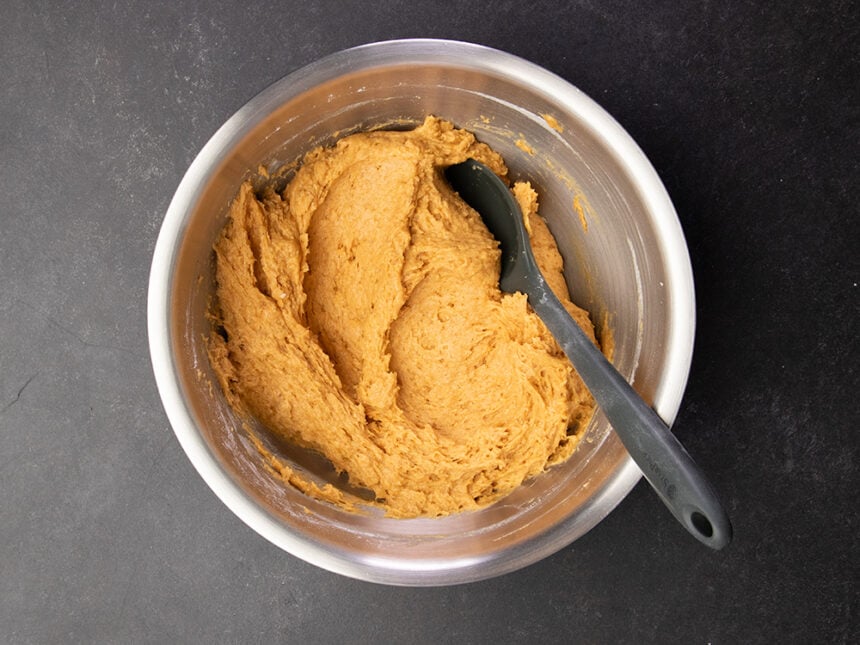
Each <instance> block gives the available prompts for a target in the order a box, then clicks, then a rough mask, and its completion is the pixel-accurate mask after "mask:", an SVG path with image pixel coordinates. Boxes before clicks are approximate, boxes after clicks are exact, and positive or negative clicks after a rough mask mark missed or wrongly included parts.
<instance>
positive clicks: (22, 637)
mask: <svg viewBox="0 0 860 645" xmlns="http://www.w3.org/2000/svg"><path fill="white" fill-rule="evenodd" d="M244 4H245V3H232V2H218V3H214V2H213V3H200V2H192V1H184V2H151V3H150V2H140V3H129V2H92V3H60V2H55V3H50V2H48V3H34V2H23V1H22V0H10V1H7V2H5V3H4V5H3V9H2V10H0V63H2V67H0V90H2V93H0V234H2V236H0V284H2V298H0V329H2V332H3V333H2V340H0V490H2V495H0V641H2V642H4V643H5V642H11V643H17V642H117V643H119V642H122V643H125V642H161V643H163V642H221V641H224V642H246V641H247V642H262V641H271V640H275V641H285V642H295V643H316V642H319V643H332V642H341V641H343V642H368V643H376V642H427V643H435V642H589V643H619V642H631V643H638V642H657V643H669V642H679V643H703V644H704V643H738V642H745V643H746V642H796V643H811V642H846V643H847V642H857V640H858V635H857V628H858V591H857V581H858V580H860V571H858V563H860V552H858V540H857V538H856V535H857V531H858V528H860V527H858V511H857V501H856V499H857V490H858V484H860V478H858V440H857V430H858V420H860V414H858V412H860V406H858V399H860V394H858V391H860V388H858V385H860V383H858V374H857V365H858V362H860V356H858V326H857V322H858V298H860V289H858V286H857V285H858V281H860V270H858V268H860V267H858V255H857V248H858V243H860V231H858V217H859V216H860V213H858V208H857V202H856V199H857V195H858V192H860V190H858V189H860V172H858V150H859V149H860V146H858V144H860V109H858V106H860V92H858V82H859V81H860V53H858V52H860V49H858V41H860V19H858V9H857V5H856V4H854V3H850V2H825V3H818V2H802V3H799V2H788V3H755V2H734V3H719V2H693V3H679V2H659V3H646V4H648V5H650V6H649V7H648V8H647V9H646V8H643V7H642V6H641V5H642V4H643V3H619V2H602V1H601V2H597V1H595V2H590V1H587V0H583V1H581V2H576V3H570V5H569V6H568V5H567V4H566V3H559V2H532V3H521V2H517V3H514V2H495V3H490V2H460V3H449V2H439V3H425V4H423V5H421V7H420V8H415V5H414V4H413V3H407V2H376V3H358V2H339V3H335V2H330V3H312V2H302V3H299V2H277V3H276V2H269V3H254V4H253V6H251V7H246V6H243V5H244ZM771 5H772V6H771ZM52 7H53V8H52ZM414 36H428V37H445V38H456V39H461V40H469V41H473V42H478V43H482V44H487V45H490V46H494V47H497V48H500V49H504V50H507V51H510V52H512V53H515V54H518V55H520V56H523V57H525V58H528V59H530V60H532V61H534V62H536V63H538V64H540V65H543V66H544V67H546V68H548V69H549V70H551V71H553V72H556V73H557V74H559V75H561V76H563V77H564V78H566V79H567V80H569V81H570V82H572V83H573V84H574V85H576V86H578V87H579V88H580V89H582V90H584V91H585V92H586V93H587V94H589V95H590V96H592V97H593V98H594V99H596V100H597V101H598V102H599V103H601V104H602V105H603V106H604V107H605V108H606V109H607V110H608V111H609V112H610V113H612V114H613V115H614V116H615V117H616V118H617V119H618V120H619V121H620V123H621V124H622V125H623V126H624V127H625V128H627V130H628V131H629V132H630V133H631V134H632V136H633V137H634V138H635V139H636V140H637V141H638V142H639V144H640V145H641V146H642V148H643V149H644V151H645V153H646V154H647V155H648V156H649V157H650V159H651V160H652V162H653V164H654V166H655V167H656V169H657V171H658V172H659V173H660V175H661V177H662V179H663V180H664V182H665V184H666V187H667V189H668V191H669V194H670V195H671V197H672V199H673V201H674V202H675V205H676V207H677V209H678V213H679V217H680V219H681V223H682V225H683V227H684V230H685V233H686V235H687V239H688V243H689V247H690V253H691V256H692V262H693V269H694V273H695V278H696V286H697V298H698V305H697V309H698V328H697V336H696V341H697V345H696V352H695V356H694V361H693V368H692V373H691V377H690V383H689V387H688V390H687V394H686V397H685V400H684V403H683V405H682V408H681V412H680V415H679V417H678V421H677V423H676V426H675V432H676V433H677V434H678V435H679V436H680V437H681V439H682V441H683V442H684V443H685V444H686V446H687V447H688V449H689V451H690V452H691V453H692V454H693V456H694V457H695V458H696V459H697V460H698V461H699V462H700V463H701V464H702V466H703V467H704V469H705V470H706V471H707V472H708V473H709V474H710V475H711V476H712V478H713V480H714V483H715V486H716V487H717V489H718V490H719V491H720V493H721V495H722V497H723V499H724V500H725V502H726V505H727V507H728V509H729V512H730V514H731V517H732V520H733V523H734V526H735V534H736V535H735V541H734V543H733V544H732V545H731V546H730V547H729V548H728V549H726V550H725V551H723V552H720V553H712V552H709V551H708V550H706V549H705V548H703V547H701V546H700V545H699V544H698V543H697V542H695V541H694V540H693V539H692V538H690V537H689V536H688V535H687V534H686V533H684V531H683V530H682V529H681V528H680V527H679V526H678V525H676V524H675V523H674V522H673V521H672V520H671V519H670V517H669V516H668V514H667V513H666V512H665V511H664V510H663V509H662V507H661V506H660V504H659V502H658V501H657V498H656V496H655V495H654V494H653V493H652V492H651V491H650V490H649V489H648V488H647V486H646V485H645V484H640V485H639V486H637V488H636V489H635V490H634V491H633V492H632V493H631V494H630V495H629V496H628V498H627V499H626V500H625V501H624V502H623V503H622V504H621V505H620V506H619V508H618V509H617V510H616V511H615V512H614V513H612V514H611V515H610V516H609V517H608V518H607V519H606V520H605V521H603V522H602V523H601V524H600V525H598V526H597V527H596V528H595V529H594V530H592V531H591V532H590V533H589V534H587V535H586V536H585V537H583V538H582V539H580V540H578V541H577V542H575V543H574V544H573V545H572V546H570V547H568V548H565V549H563V550H562V551H561V552H559V553H557V554H556V555H554V556H552V557H550V558H548V559H546V560H544V561H542V562H540V563H538V564H536V565H533V566H531V567H529V568H527V569H524V570H522V571H519V572H516V573H513V574H509V575H507V576H503V577H501V578H497V579H493V580H488V581H485V582H480V583H475V584H468V585H463V586H459V587H453V588H442V589H396V588H388V587H383V586H376V585H372V584H368V583H363V582H358V581H354V580H350V579H347V578H342V577H339V576H336V575H334V574H331V573H327V572H325V571H322V570H319V569H316V568H315V567H312V566H310V565H308V564H305V563H304V562H302V561H299V560H297V559H295V558H294V557H292V556H290V555H287V554H285V553H283V552H281V551H279V550H278V549H277V548H276V547H274V546H272V545H270V544H269V543H268V542H266V541H265V540H263V538H261V537H259V536H258V535H257V534H255V533H254V532H253V531H252V530H251V529H249V528H247V527H246V526H245V525H244V524H242V523H241V522H240V521H239V520H238V519H236V518H235V517H234V516H233V515H232V514H231V513H230V512H229V511H228V510H227V508H226V507H225V506H223V505H222V503H221V502H220V501H218V499H217V498H216V497H215V495H214V494H213V493H212V492H210V490H209V489H208V488H207V487H206V485H205V484H204V483H203V481H202V480H201V479H200V477H199V476H198V475H197V473H196V472H195V471H194V469H193V468H192V466H191V464H190V462H189V461H188V459H187V458H186V457H185V455H184V454H183V452H182V451H181V449H180V447H179V444H178V442H177V441H176V439H175V437H174V435H173V433H172V431H171V429H170V427H169V425H168V422H167V418H166V416H165V414H164V412H163V410H162V407H161V403H160V401H159V398H158V394H157V392H156V389H155V384H154V380H153V376H152V372H151V368H150V364H149V357H148V349H147V341H146V320H145V317H146V308H145V305H146V287H147V277H148V271H149V262H150V256H151V253H152V249H153V246H154V243H155V239H156V236H157V234H158V229H159V226H160V224H161V220H162V217H163V214H164V212H165V209H166V207H167V204H168V202H169V200H170V198H171V196H172V194H173V191H174V190H175V188H176V186H177V184H178V183H179V180H180V178H181V177H182V175H183V173H184V172H185V169H186V168H187V166H188V164H189V163H190V162H191V160H192V159H193V158H194V156H195V155H196V153H197V152H198V150H199V149H200V148H201V147H202V145H203V144H204V143H205V142H206V140H207V139H208V138H209V136H210V135H211V134H212V133H213V132H214V131H215V130H216V129H217V127H218V126H219V125H220V124H221V123H222V122H223V121H225V120H226V119H227V118H228V117H229V116H230V115H231V114H232V113H233V112H234V111H235V110H237V109H238V108H239V107H240V106H241V105H242V104H243V103H244V102H245V101H247V100H248V99H249V98H251V97H252V96H253V95H254V94H256V93H257V92H258V91H260V90H262V89H263V88H264V87H266V86H267V85H268V84H270V83H271V82H273V81H275V80H276V79H278V78H280V77H282V76H284V75H285V74H287V73H289V72H291V71H293V70H295V69H297V68H298V67H300V66H302V65H304V64H306V63H309V62H311V61H312V60H314V59H316V58H318V57H320V56H321V55H324V54H327V53H330V52H333V51H335V50H338V49H342V48H344V47H347V46H351V45H357V44H360V43H364V42H370V41H374V40H384V39H389V38H395V37H414Z"/></svg>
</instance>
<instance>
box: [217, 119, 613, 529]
mask: <svg viewBox="0 0 860 645" xmlns="http://www.w3.org/2000/svg"><path fill="white" fill-rule="evenodd" d="M468 157H472V158H475V159H477V160H479V161H481V162H483V163H485V164H487V165H488V166H490V167H491V168H492V169H493V170H494V171H496V172H497V173H498V174H499V175H500V176H501V177H503V178H506V176H507V168H506V167H505V165H504V162H503V160H502V158H501V157H500V156H499V155H498V154H497V153H495V152H494V151H492V150H491V149H490V148H489V147H487V146H486V145H484V144H482V143H479V142H477V141H476V140H475V137H474V136H473V135H472V134H470V133H469V132H467V131H465V130H459V129H456V128H454V126H453V125H451V124H450V123H448V122H446V121H443V120H439V119H436V118H434V117H428V118H427V119H426V120H425V122H424V123H423V124H422V125H421V126H419V127H418V128H416V129H414V130H411V131H407V132H404V131H377V132H369V133H361V134H355V135H352V136H348V137H346V138H344V139H342V140H340V141H339V142H338V143H337V144H336V145H334V146H333V147H331V148H318V149H316V150H314V151H312V152H310V153H309V154H308V155H307V156H306V157H305V158H304V160H303V161H302V163H301V165H300V167H299V169H298V171H297V172H296V174H295V176H294V177H293V179H292V180H291V181H290V182H289V184H288V185H287V187H286V189H285V190H284V191H283V192H282V193H276V192H275V191H274V190H272V189H269V190H268V191H267V192H265V193H264V194H262V195H257V194H255V192H254V190H253V188H252V185H251V183H250V182H247V183H245V184H244V185H243V186H242V187H241V189H240V191H239V194H238V195H237V197H236V199H235V201H234V202H233V204H232V206H231V208H230V213H229V220H228V222H227V224H226V226H225V228H224V230H223V232H222V234H221V236H220V238H219V239H218V241H217V243H216V245H215V254H216V280H217V292H216V298H215V300H214V305H213V311H212V315H213V318H214V319H215V323H216V324H215V327H216V328H217V332H216V331H213V333H212V335H211V337H210V341H209V354H210V359H211V362H212V365H213V368H214V370H215V373H216V375H217V377H218V379H219V381H220V383H221V386H222V388H223V390H224V392H225V394H226V396H227V397H228V400H229V401H230V403H231V405H233V406H234V408H235V409H237V410H238V411H239V412H241V413H242V414H245V415H249V416H252V417H254V418H255V419H257V420H258V421H259V422H260V423H261V424H262V425H263V426H265V427H266V428H267V429H268V431H270V432H272V433H274V434H275V435H277V436H279V437H280V438H282V439H283V440H286V441H289V442H292V443H294V444H297V445H300V446H302V447H305V448H310V449H313V450H316V451H319V452H320V453H322V454H323V455H325V456H326V457H327V458H328V460H330V462H331V463H332V464H333V465H334V467H335V468H336V469H337V470H338V471H340V472H343V473H346V474H347V475H348V477H349V482H350V484H351V485H353V486H359V487H363V488H366V489H369V490H371V491H373V494H374V495H375V501H373V502H371V504H375V505H378V506H381V507H382V508H383V509H384V510H385V512H386V514H388V515H390V516H392V517H418V516H439V515H447V514H450V513H456V512H459V511H463V510H469V509H477V508H480V507H483V506H486V505H488V504H491V503H492V502H494V501H496V500H498V499H500V498H502V497H504V496H505V495H507V494H508V493H510V492H511V491H512V490H513V489H514V488H516V487H517V486H519V485H520V484H521V483H522V482H523V481H524V480H525V479H527V478H529V477H532V476H534V475H537V474H538V473H540V472H541V471H543V470H544V469H546V468H547V467H548V466H550V465H552V464H555V463H558V462H560V461H563V460H564V459H566V458H568V457H569V456H570V455H571V453H572V452H573V451H574V449H575V447H576V443H577V441H578V440H579V436H580V435H581V433H582V432H583V431H584V429H585V427H586V425H587V423H588V421H589V419H590V418H591V416H592V413H593V411H594V403H593V401H592V399H591V396H590V394H589V393H588V391H587V390H586V389H585V387H584V385H583V384H582V382H581V381H580V379H579V377H578V376H577V374H576V373H575V372H574V371H573V368H572V367H571V365H570V363H569V362H568V360H567V358H566V357H565V356H564V354H563V353H562V352H561V350H560V349H559V347H558V346H557V344H556V342H555V340H553V338H552V337H551V336H550V334H549V332H548V331H547V330H546V328H545V327H544V325H543V323H542V322H541V321H540V319H539V318H538V317H537V316H536V315H535V314H534V313H533V312H532V311H531V309H530V307H529V306H528V304H527V302H526V297H525V296H524V295H522V294H510V295H509V294H502V293H501V292H500V291H499V286H498V282H499V266H500V264H499V250H498V244H497V242H496V241H495V240H494V239H493V237H492V236H491V235H490V233H489V232H488V231H487V229H486V227H485V226H484V224H483V222H482V221H481V219H480V217H479V216H478V214H477V213H476V212H474V211H473V210H472V209H471V208H470V207H469V206H467V205H466V204H465V203H464V202H463V201H462V200H461V199H460V198H459V197H458V196H457V194H456V193H454V192H453V191H452V189H451V188H450V187H449V186H448V184H447V182H446V181H445V178H444V174H443V171H444V169H445V168H446V167H447V166H449V165H452V164H455V163H459V162H461V161H464V160H465V159H466V158H468ZM512 190H513V192H514V195H515V197H516V199H517V201H518V202H519V204H520V207H521V208H522V211H523V213H524V217H525V218H526V222H527V226H528V229H529V232H530V235H531V241H532V246H533V248H534V251H535V255H536V257H537V260H538V264H539V265H540V267H541V270H542V271H543V272H544V275H545V276H546V278H547V280H548V282H549V284H550V286H551V287H552V289H553V291H554V292H555V293H556V295H558V297H559V298H560V299H561V300H562V302H563V303H564V305H565V307H566V308H567V309H568V310H569V311H570V312H571V314H572V315H573V316H574V318H575V319H576V321H577V322H578V323H579V324H580V326H581V327H582V328H583V329H585V330H586V333H588V334H589V336H590V337H591V338H592V339H594V327H593V325H592V323H591V321H590V320H589V317H588V314H587V313H586V312H585V311H583V310H582V309H579V308H578V307H576V306H575V305H574V304H573V303H571V302H570V296H569V294H568V292H567V287H566V285H565V281H564V278H563V276H562V258H561V256H560V255H559V253H558V249H557V247H556V244H555V241H554V239H553V238H552V235H551V234H550V232H549V229H548V228H547V226H546V224H545V223H544V221H543V219H542V218H541V217H540V216H539V215H538V213H537V208H538V203H537V195H536V194H535V192H534V191H533V190H532V188H531V187H530V186H529V185H528V184H527V183H517V184H515V185H514V186H513V189H512ZM595 342H596V341H595ZM261 451H262V452H263V453H264V456H267V455H266V454H265V453H266V451H265V450H264V449H261ZM268 457H271V455H268ZM284 473H287V474H289V479H290V482H291V483H292V484H293V485H296V483H297V481H299V484H298V485H299V486H300V487H301V488H302V489H303V490H306V491H310V492H312V493H313V494H317V495H319V496H321V497H323V498H327V499H330V500H331V501H334V502H336V503H339V502H344V499H345V498H344V497H343V496H342V495H341V494H340V493H339V491H337V490H335V489H334V488H333V487H330V486H329V487H325V488H317V487H315V486H302V485H301V483H300V479H301V478H297V477H296V475H295V473H292V472H290V471H289V469H288V468H286V467H285V468H284V470H283V472H282V474H284ZM344 503H345V502H344Z"/></svg>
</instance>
